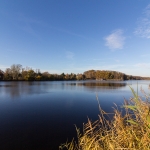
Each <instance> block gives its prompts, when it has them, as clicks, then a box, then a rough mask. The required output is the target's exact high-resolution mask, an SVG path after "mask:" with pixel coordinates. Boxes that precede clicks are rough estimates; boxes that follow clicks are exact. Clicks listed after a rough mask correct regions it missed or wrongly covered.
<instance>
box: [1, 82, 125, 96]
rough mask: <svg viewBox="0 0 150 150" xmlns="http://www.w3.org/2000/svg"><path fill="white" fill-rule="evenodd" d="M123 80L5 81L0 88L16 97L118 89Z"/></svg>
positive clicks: (122, 84) (123, 84) (121, 85)
mask: <svg viewBox="0 0 150 150" xmlns="http://www.w3.org/2000/svg"><path fill="white" fill-rule="evenodd" d="M125 86H126V83H124V82H122V83H121V82H118V83H115V82H84V81H83V82H63V81H62V82H61V81H60V82H51V81H50V82H5V83H4V84H3V85H0V90H1V91H3V92H4V93H6V94H7V95H10V97H11V98H17V97H22V96H27V95H34V94H36V95H37V94H43V93H49V92H53V91H56V90H59V91H63V90H76V89H77V90H80V87H81V88H83V89H85V90H92V91H97V90H105V89H108V90H109V89H119V88H122V87H125Z"/></svg>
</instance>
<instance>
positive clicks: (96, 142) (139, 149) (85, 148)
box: [59, 87, 150, 150]
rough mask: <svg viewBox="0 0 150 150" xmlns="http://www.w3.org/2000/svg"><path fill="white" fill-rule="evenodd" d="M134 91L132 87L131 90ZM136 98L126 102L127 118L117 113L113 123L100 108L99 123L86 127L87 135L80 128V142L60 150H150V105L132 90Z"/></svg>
mask: <svg viewBox="0 0 150 150" xmlns="http://www.w3.org/2000/svg"><path fill="white" fill-rule="evenodd" d="M130 88H131V87H130ZM131 91H132V93H133V98H131V99H130V100H129V101H127V100H125V104H124V106H123V107H124V109H125V114H124V115H122V113H121V111H119V110H118V109H117V108H116V109H114V113H113V114H114V117H113V119H112V120H108V119H106V117H105V115H107V113H106V112H104V111H103V110H102V109H101V107H100V104H99V110H100V114H99V119H98V120H96V121H95V122H91V121H90V119H88V122H87V123H86V124H84V125H83V133H81V132H80V130H79V129H78V128H76V131H77V138H78V140H77V141H75V140H74V139H73V140H72V141H71V142H70V143H68V142H66V143H64V144H62V145H61V146H60V147H59V148H60V150H150V102H149V100H148V99H149V97H148V96H147V95H146V94H144V98H141V97H140V96H138V94H137V93H136V92H135V91H134V90H133V88H131Z"/></svg>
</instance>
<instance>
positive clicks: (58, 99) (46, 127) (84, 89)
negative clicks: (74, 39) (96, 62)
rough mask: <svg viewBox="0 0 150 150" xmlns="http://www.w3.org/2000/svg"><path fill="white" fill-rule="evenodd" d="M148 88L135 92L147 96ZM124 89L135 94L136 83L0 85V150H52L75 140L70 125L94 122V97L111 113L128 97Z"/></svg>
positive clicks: (144, 83) (144, 85)
mask: <svg viewBox="0 0 150 150" xmlns="http://www.w3.org/2000/svg"><path fill="white" fill-rule="evenodd" d="M149 84H150V81H138V90H139V91H140V88H141V87H142V88H143V89H144V90H145V91H146V92H150V91H149V89H148V87H149ZM128 85H130V86H132V87H133V88H134V89H135V91H136V90H137V81H116V82H114V81H111V82H108V81H101V82H100V81H59V82H55V81H54V82H0V122H1V126H0V127H1V128H0V133H1V136H0V149H2V148H1V146H3V145H7V146H8V148H7V149H11V148H12V147H14V146H16V145H17V146H18V149H19V148H20V146H19V145H18V143H20V145H28V146H29V147H31V145H32V144H33V143H39V141H40V143H41V147H42V146H43V145H47V143H46V142H48V143H49V146H48V148H49V149H54V150H56V149H57V148H56V147H58V145H59V144H60V143H63V142H66V140H67V138H68V139H70V140H71V139H72V137H74V136H76V132H75V127H74V124H75V125H77V127H80V128H82V123H83V122H84V123H85V122H87V117H89V118H90V119H92V120H96V119H97V118H98V113H99V110H98V104H97V101H96V95H98V99H99V101H100V105H101V107H102V108H103V109H104V110H105V111H106V112H112V107H114V103H116V104H117V105H118V106H121V105H122V104H123V101H124V98H126V99H129V98H130V97H131V96H132V93H131V91H130V88H129V86H128ZM139 93H140V92H139ZM4 139H5V140H4ZM10 139H11V141H9V140H10ZM1 141H2V142H1ZM15 144H16V145H15ZM9 146H10V147H9ZM52 146H54V148H52ZM35 147H36V148H38V147H40V146H39V145H36V146H35ZM20 149H21V148H20ZM45 149H46V148H45Z"/></svg>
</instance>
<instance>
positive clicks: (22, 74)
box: [0, 64, 150, 81]
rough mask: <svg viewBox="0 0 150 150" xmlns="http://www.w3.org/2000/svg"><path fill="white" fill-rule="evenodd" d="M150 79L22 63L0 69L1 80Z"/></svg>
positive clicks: (147, 78) (101, 71)
mask: <svg viewBox="0 0 150 150" xmlns="http://www.w3.org/2000/svg"><path fill="white" fill-rule="evenodd" d="M91 79H92V80H150V77H140V76H132V75H126V74H124V73H121V72H118V71H109V70H88V71H85V72H84V73H83V74H81V73H80V74H79V73H78V74H75V73H70V74H68V73H67V74H65V73H62V74H51V73H49V72H41V71H40V69H35V70H34V69H32V68H30V67H26V68H23V67H22V65H20V64H13V65H11V66H10V68H6V70H5V71H2V70H1V69H0V80H1V81H61V80H91Z"/></svg>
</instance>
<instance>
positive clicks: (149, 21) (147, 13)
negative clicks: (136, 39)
mask: <svg viewBox="0 0 150 150" xmlns="http://www.w3.org/2000/svg"><path fill="white" fill-rule="evenodd" d="M134 33H135V34H136V35H139V36H140V37H143V38H148V39H150V4H149V5H148V6H147V7H146V8H145V10H144V11H143V16H142V17H141V18H140V19H139V21H138V27H137V28H136V30H135V32H134Z"/></svg>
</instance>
